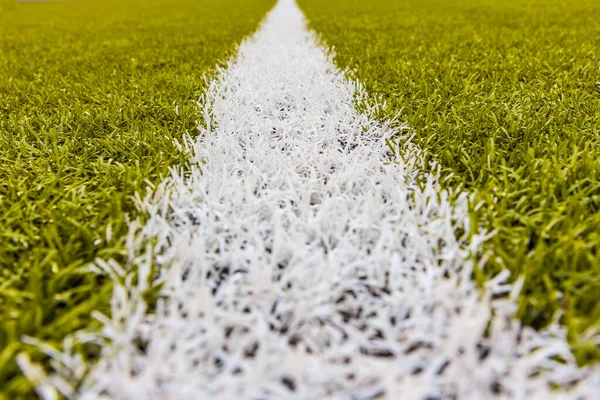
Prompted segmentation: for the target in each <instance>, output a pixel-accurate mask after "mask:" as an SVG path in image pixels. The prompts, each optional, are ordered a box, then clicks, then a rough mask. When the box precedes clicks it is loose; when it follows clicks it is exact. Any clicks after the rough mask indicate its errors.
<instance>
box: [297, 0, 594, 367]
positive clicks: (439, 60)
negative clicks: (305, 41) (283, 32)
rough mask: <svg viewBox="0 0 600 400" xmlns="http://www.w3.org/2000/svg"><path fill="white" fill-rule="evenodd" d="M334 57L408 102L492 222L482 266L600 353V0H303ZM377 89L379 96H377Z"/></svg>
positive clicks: (405, 108)
mask: <svg viewBox="0 0 600 400" xmlns="http://www.w3.org/2000/svg"><path fill="white" fill-rule="evenodd" d="M299 3H300V5H301V7H302V8H303V10H304V11H305V12H306V14H307V17H308V19H309V21H310V26H311V27H312V28H313V29H315V30H316V31H317V33H318V34H319V35H320V36H321V37H322V39H323V40H324V42H325V43H326V44H327V45H329V46H333V47H334V49H335V54H336V55H335V61H336V63H337V64H338V65H339V66H340V67H341V68H346V67H349V68H350V71H351V74H352V75H353V76H355V77H356V78H357V79H358V80H360V81H361V82H363V83H364V85H365V86H366V88H367V90H368V91H369V92H370V94H371V95H372V98H373V101H380V102H383V101H385V102H386V104H387V108H386V111H385V114H386V116H387V117H391V116H394V115H396V114H398V113H399V115H400V119H401V120H403V121H407V122H408V124H409V125H410V127H411V129H412V132H413V133H414V135H415V137H414V141H415V142H416V143H417V144H418V145H419V146H420V147H421V148H422V149H424V150H425V154H426V156H427V157H428V158H429V159H430V160H436V161H437V162H439V164H440V165H441V168H442V175H443V178H444V182H445V184H446V185H449V186H453V187H458V186H461V187H463V188H464V189H466V190H469V191H471V192H473V193H474V201H473V204H472V213H473V216H474V217H475V219H476V221H477V222H478V223H479V224H480V225H481V226H482V228H483V229H486V230H488V231H490V232H491V231H493V232H495V235H494V236H493V237H492V238H491V239H490V240H489V241H488V242H487V243H486V245H485V248H484V251H485V253H486V254H487V255H488V256H489V258H488V259H487V262H485V264H484V267H482V269H481V271H480V272H481V273H480V274H478V276H476V277H475V278H476V279H478V280H479V281H484V280H485V279H488V278H489V277H490V276H492V275H493V274H495V273H497V272H498V271H499V270H501V269H504V268H507V269H508V270H510V271H511V272H512V277H513V279H516V278H517V277H519V276H521V277H523V279H524V287H523V290H522V293H521V295H520V301H519V312H518V314H519V316H520V318H522V320H523V321H524V322H525V323H527V324H530V325H532V326H534V327H537V328H539V327H543V326H545V325H546V324H548V323H549V322H550V321H552V320H553V318H560V322H561V323H562V324H564V325H565V326H566V327H567V328H568V332H569V339H570V341H571V343H572V345H573V349H574V351H575V354H576V355H577V357H578V360H579V361H580V362H586V361H591V360H595V361H598V360H600V351H599V350H600V335H599V333H598V329H599V328H600V2H598V1H595V0H550V1H548V0H402V1H400V0H370V1H363V0H299ZM377 99H379V100H377Z"/></svg>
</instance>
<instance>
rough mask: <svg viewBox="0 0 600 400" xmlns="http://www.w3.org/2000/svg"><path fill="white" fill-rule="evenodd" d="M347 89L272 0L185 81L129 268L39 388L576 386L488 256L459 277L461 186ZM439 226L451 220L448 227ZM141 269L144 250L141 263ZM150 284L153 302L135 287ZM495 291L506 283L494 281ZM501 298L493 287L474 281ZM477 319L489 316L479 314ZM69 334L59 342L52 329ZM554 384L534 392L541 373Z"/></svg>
mask: <svg viewBox="0 0 600 400" xmlns="http://www.w3.org/2000/svg"><path fill="white" fill-rule="evenodd" d="M363 96H364V94H363V92H362V89H361V87H360V86H359V85H356V84H353V83H351V82H348V81H347V79H346V78H345V77H344V75H343V73H342V72H340V71H339V70H337V69H336V68H335V66H334V65H333V63H332V62H331V60H330V58H329V57H328V56H327V55H326V53H325V51H324V50H323V49H321V48H320V47H319V46H318V45H317V42H316V39H315V36H314V34H312V33H310V32H308V31H307V28H306V23H305V20H304V17H303V15H302V13H301V12H300V10H299V9H298V7H297V5H296V4H295V3H294V2H293V0H281V1H280V2H279V3H278V5H277V6H276V7H275V8H274V9H273V10H272V11H271V12H270V13H269V14H268V16H267V18H266V20H265V22H264V23H263V25H262V26H261V28H260V29H259V31H258V32H257V33H256V34H255V35H254V36H253V37H252V38H250V39H248V40H246V41H244V43H243V44H242V45H241V47H240V49H239V54H238V56H237V58H236V59H235V60H234V61H232V62H231V63H230V65H229V67H228V68H227V69H226V70H223V71H221V72H220V76H219V77H218V78H217V79H216V80H214V81H213V82H212V83H211V85H210V88H209V90H208V92H207V94H206V97H205V98H204V99H203V100H204V102H203V107H204V110H205V119H206V121H205V122H206V127H207V128H200V129H201V135H200V138H199V139H197V140H195V139H194V140H193V139H190V138H188V140H187V141H186V142H185V143H184V144H182V146H181V149H182V151H186V152H189V153H190V154H192V162H191V165H190V167H189V168H188V169H187V170H185V171H182V170H174V171H173V174H172V175H171V177H169V178H168V179H166V180H165V181H164V182H163V183H161V185H160V186H159V187H158V188H157V190H156V192H155V193H153V194H152V195H148V196H146V197H145V198H144V199H141V198H140V199H139V204H140V207H141V209H142V211H143V212H144V213H145V214H146V215H147V216H148V217H147V221H146V222H145V224H143V225H142V224H140V223H139V222H134V223H132V224H131V234H130V236H129V239H128V249H129V250H130V255H129V256H130V260H131V264H132V265H133V266H135V271H136V272H135V273H134V274H132V275H128V274H127V273H126V271H125V270H124V269H123V268H121V267H120V266H118V265H116V264H115V263H112V262H102V261H100V262H99V266H100V267H101V268H102V269H104V270H105V271H106V272H107V273H109V274H111V275H113V277H114V279H115V281H116V282H122V284H117V285H116V288H115V292H114V296H113V302H112V317H111V318H110V319H108V318H104V317H101V318H103V321H104V323H105V327H104V330H103V332H102V339H99V338H98V337H96V336H92V337H87V338H86V337H79V338H78V340H90V341H98V340H102V341H103V343H105V345H104V347H103V355H104V357H103V358H102V359H101V361H100V362H99V363H98V365H96V366H95V367H94V368H93V369H92V371H91V372H90V373H89V374H88V375H87V376H86V378H85V380H84V382H83V385H82V386H81V387H79V388H77V389H75V388H74V386H73V384H74V383H75V382H77V381H79V380H80V379H82V378H83V376H84V375H85V373H86V371H85V369H86V366H85V365H84V364H83V363H82V362H81V360H79V359H78V358H77V357H76V356H73V355H72V354H70V353H69V351H68V349H67V351H66V352H65V353H64V354H58V353H53V354H52V356H53V357H54V359H55V364H54V367H55V370H56V373H55V374H54V375H52V376H50V377H48V376H45V375H44V374H43V373H42V372H41V370H39V369H37V367H35V366H34V365H32V364H31V363H30V362H29V361H28V360H27V359H26V357H21V358H20V359H19V362H20V365H21V367H22V369H23V370H24V372H25V373H26V375H27V376H28V377H29V378H30V379H33V380H35V381H36V382H37V384H38V388H39V393H40V394H41V395H42V396H43V397H45V398H48V399H50V398H53V397H52V396H53V394H54V393H55V390H59V391H60V392H62V393H63V394H65V395H67V396H68V397H78V398H83V399H98V398H116V399H131V398H136V399H182V398H186V399H201V398H211V399H234V398H248V399H259V398H260V399H283V398H297V399H323V398H327V399H348V398H351V399H374V398H402V399H422V398H427V397H428V396H429V398H440V399H441V398H459V399H470V398H474V399H481V398H489V397H492V396H497V397H499V398H514V399H533V398H543V399H547V398H550V397H556V398H561V397H564V398H576V396H581V397H582V398H586V396H592V394H593V393H594V391H596V393H597V391H598V390H600V378H599V376H600V374H598V370H597V369H591V368H588V369H578V368H577V366H576V364H575V361H574V358H573V357H572V355H571V353H570V351H569V347H568V345H567V343H566V341H565V333H564V331H563V330H562V329H561V328H560V327H559V326H558V325H557V324H554V325H552V326H550V327H549V328H548V329H546V330H544V331H542V332H539V333H538V332H535V331H534V330H532V329H529V328H523V327H521V325H520V324H519V323H518V321H516V320H515V319H514V312H515V308H516V307H515V302H514V301H513V299H514V297H515V293H516V292H518V285H517V287H511V286H509V285H505V284H504V283H503V282H504V281H505V280H506V278H507V276H506V274H501V275H500V276H498V277H497V278H496V279H495V280H492V281H490V282H488V284H487V287H486V292H485V293H481V292H480V291H479V290H478V288H477V287H476V286H475V285H474V284H473V282H472V281H471V279H470V276H471V272H472V268H473V265H472V262H471V261H469V256H470V255H471V254H472V253H473V252H476V251H477V250H478V248H479V245H480V244H481V241H482V240H484V238H483V237H482V236H481V235H480V234H478V233H476V232H469V226H470V224H469V216H468V208H467V195H466V194H465V193H462V194H453V193H449V192H448V191H445V190H442V189H441V188H440V186H439V185H438V182H437V177H436V176H435V175H423V174H422V173H420V172H419V171H420V170H422V168H421V167H422V162H423V161H422V159H421V158H420V157H419V153H418V151H416V150H413V151H411V152H408V153H407V154H404V155H403V156H400V155H399V154H397V151H396V150H395V149H393V148H392V149H390V148H389V147H388V146H387V145H386V141H385V139H386V138H388V137H390V136H391V135H395V134H397V133H398V132H396V131H395V130H394V129H392V128H389V127H388V126H385V125H382V124H380V123H378V122H377V121H376V120H375V119H373V118H370V117H369V113H370V112H369V111H368V110H367V112H365V113H359V112H358V111H356V109H355V107H354V104H355V102H356V101H360V99H361V98H363ZM457 232H464V235H462V236H461V237H457V235H458V233H457ZM157 266H158V267H159V268H156V267H157ZM149 285H150V286H152V287H156V286H160V287H161V295H162V298H161V299H160V300H159V301H158V303H157V304H156V307H155V309H154V310H152V312H150V311H149V310H148V305H147V303H146V302H145V300H144V293H145V292H146V291H147V289H148V288H149ZM511 293H512V295H511ZM496 297H501V299H499V300H492V299H493V298H496ZM490 321H491V323H490ZM67 347H68V346H67ZM549 382H551V383H552V384H554V385H557V386H559V387H560V390H559V391H555V392H551V391H550V389H549V386H548V383H549Z"/></svg>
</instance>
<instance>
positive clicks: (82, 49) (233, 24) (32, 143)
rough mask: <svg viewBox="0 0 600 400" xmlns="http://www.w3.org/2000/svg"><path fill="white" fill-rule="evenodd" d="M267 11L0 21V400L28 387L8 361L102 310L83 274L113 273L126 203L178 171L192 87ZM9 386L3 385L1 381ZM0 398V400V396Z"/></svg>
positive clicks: (195, 90)
mask: <svg viewBox="0 0 600 400" xmlns="http://www.w3.org/2000/svg"><path fill="white" fill-rule="evenodd" d="M272 5H273V1H271V0H250V1H248V0H228V1H227V2H223V1H220V0H203V1H193V0H173V1H168V0H162V1H158V0H151V1H146V0H144V1H142V0H140V1H138V0H126V1H101V2H94V1H90V2H56V3H27V4H17V3H16V2H12V3H10V2H4V3H3V5H2V8H1V9H0V54H1V56H0V160H1V163H0V393H2V392H4V393H6V396H7V397H6V398H10V399H16V398H19V395H20V394H24V393H29V392H28V391H29V389H30V386H29V384H28V382H27V381H26V380H25V379H24V378H23V377H17V378H15V377H16V376H17V375H16V374H17V371H18V370H17V366H16V364H15V361H14V357H15V355H16V354H17V353H18V352H20V351H22V350H27V351H30V352H31V354H32V355H34V358H35V359H38V357H37V356H36V355H39V353H38V352H37V351H36V350H33V347H32V346H24V345H23V344H22V343H21V342H20V337H21V335H31V336H34V337H37V338H40V339H42V340H47V341H48V342H49V343H53V344H58V343H60V342H61V341H62V340H63V339H64V337H65V336H66V335H67V334H69V333H71V332H73V331H74V330H77V329H79V328H83V327H86V326H88V325H89V324H90V323H91V322H92V321H91V320H90V312H91V311H93V310H95V309H96V310H106V309H107V306H108V303H109V300H110V295H111V289H110V286H111V285H110V284H107V281H106V279H102V278H99V277H98V276H97V275H96V274H94V273H92V272H90V271H89V268H88V263H90V262H92V261H93V260H94V259H95V258H97V257H101V258H104V259H108V258H116V259H117V260H120V261H123V255H124V252H125V250H124V235H125V233H127V226H126V221H125V214H126V213H127V214H129V216H130V218H135V216H136V215H135V214H136V211H135V207H134V203H133V195H134V193H136V192H140V193H144V191H145V187H146V186H147V184H146V180H148V181H150V182H153V183H157V181H159V178H160V176H161V175H166V174H167V173H168V167H169V166H172V165H174V164H183V163H184V162H185V156H183V155H182V153H181V152H180V151H179V150H178V149H177V147H176V146H175V144H174V141H175V140H179V141H181V140H182V137H183V135H184V134H185V133H186V132H190V133H192V134H193V132H194V131H195V130H196V125H197V120H199V118H200V116H199V111H198V107H197V105H196V101H197V100H198V99H199V97H200V95H201V93H202V92H203V90H204V88H205V80H204V75H205V74H206V73H209V72H210V71H214V69H215V65H217V64H219V63H221V65H222V64H223V61H226V60H227V59H228V58H229V57H230V55H231V54H232V50H233V48H234V45H235V43H237V42H239V40H240V39H241V38H242V37H243V36H244V35H246V34H249V33H251V32H252V31H253V30H254V29H255V28H256V26H257V24H258V22H259V21H260V20H261V19H262V18H263V17H264V14H265V12H266V11H267V10H268V9H269V8H270V7H271V6H272ZM13 378H15V379H13ZM0 397H2V396H1V395H0Z"/></svg>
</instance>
